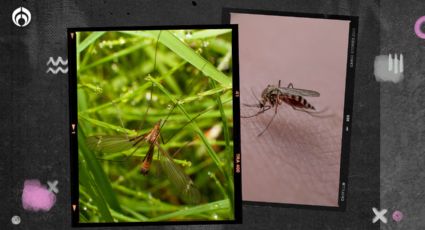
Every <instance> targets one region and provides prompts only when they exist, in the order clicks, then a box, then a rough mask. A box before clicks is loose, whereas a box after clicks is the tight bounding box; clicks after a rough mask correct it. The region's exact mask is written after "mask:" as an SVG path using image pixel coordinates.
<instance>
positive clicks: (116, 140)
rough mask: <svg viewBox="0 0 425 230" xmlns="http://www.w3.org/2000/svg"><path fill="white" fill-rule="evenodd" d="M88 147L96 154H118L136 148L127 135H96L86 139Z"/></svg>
mask: <svg viewBox="0 0 425 230" xmlns="http://www.w3.org/2000/svg"><path fill="white" fill-rule="evenodd" d="M86 143H87V146H88V148H89V149H90V150H92V151H94V152H102V153H117V152H122V151H125V150H128V149H131V148H132V147H134V143H133V142H132V141H131V139H129V138H128V137H127V136H125V135H95V136H89V137H87V138H86Z"/></svg>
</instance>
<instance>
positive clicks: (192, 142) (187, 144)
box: [173, 141, 195, 158]
mask: <svg viewBox="0 0 425 230" xmlns="http://www.w3.org/2000/svg"><path fill="white" fill-rule="evenodd" d="M194 143H195V141H191V142H187V143H186V144H185V145H183V146H182V147H180V148H179V149H178V150H177V151H176V152H174V153H173V158H174V157H175V156H176V155H177V154H178V153H180V151H181V150H182V149H184V148H186V147H188V146H190V145H193V144H194Z"/></svg>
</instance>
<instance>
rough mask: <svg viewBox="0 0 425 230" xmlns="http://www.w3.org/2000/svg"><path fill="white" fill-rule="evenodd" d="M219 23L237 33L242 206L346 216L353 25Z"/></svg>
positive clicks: (252, 19)
mask: <svg viewBox="0 0 425 230" xmlns="http://www.w3.org/2000/svg"><path fill="white" fill-rule="evenodd" d="M223 16H224V20H225V21H226V22H227V23H230V24H238V28H239V69H240V101H241V105H240V115H241V147H242V154H243V170H242V182H243V183H242V188H243V189H242V191H243V200H244V201H246V202H247V203H249V204H279V205H281V204H285V205H296V206H299V205H302V206H307V207H309V206H319V207H324V208H330V209H340V210H341V209H342V210H344V209H345V201H346V199H347V197H346V190H347V173H348V155H349V142H350V140H349V139H350V127H351V126H350V122H351V111H352V95H353V82H354V65H355V49H356V45H355V44H356V34H357V18H356V17H346V16H329V15H327V16H325V15H308V14H296V13H280V12H278V13H276V12H264V11H251V10H240V9H225V10H224V15H223Z"/></svg>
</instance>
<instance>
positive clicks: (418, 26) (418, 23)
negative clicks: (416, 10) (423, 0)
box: [415, 16, 425, 39]
mask: <svg viewBox="0 0 425 230" xmlns="http://www.w3.org/2000/svg"><path fill="white" fill-rule="evenodd" d="M424 22H425V16H422V17H420V18H418V20H416V23H415V33H416V35H417V36H418V37H420V38H422V39H425V33H424V32H422V30H421V26H422V23H424Z"/></svg>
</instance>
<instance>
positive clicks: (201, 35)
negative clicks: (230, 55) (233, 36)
mask: <svg viewBox="0 0 425 230" xmlns="http://www.w3.org/2000/svg"><path fill="white" fill-rule="evenodd" d="M231 32H232V29H210V30H200V31H197V32H195V33H193V34H192V36H191V37H190V38H188V40H195V39H205V38H211V37H216V36H219V35H223V34H227V33H231Z"/></svg>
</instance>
